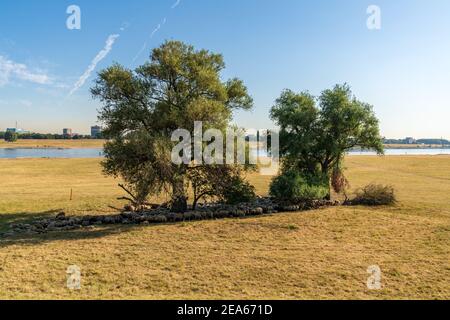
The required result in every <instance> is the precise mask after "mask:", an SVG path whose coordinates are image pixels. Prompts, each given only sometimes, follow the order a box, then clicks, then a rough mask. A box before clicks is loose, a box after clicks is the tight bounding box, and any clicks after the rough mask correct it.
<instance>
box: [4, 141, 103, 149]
mask: <svg viewBox="0 0 450 320" xmlns="http://www.w3.org/2000/svg"><path fill="white" fill-rule="evenodd" d="M104 143H105V141H104V140H101V139H92V140H91V139H81V140H52V139H49V140H45V139H42V140H33V139H30V140H17V141H16V142H6V141H5V140H0V149H1V148H71V149H72V148H102V147H103V144H104Z"/></svg>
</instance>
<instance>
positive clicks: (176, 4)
mask: <svg viewBox="0 0 450 320" xmlns="http://www.w3.org/2000/svg"><path fill="white" fill-rule="evenodd" d="M180 3H181V0H177V2H175V3H174V4H173V5H172V9H175V8H176V7H178V6H179V5H180Z"/></svg>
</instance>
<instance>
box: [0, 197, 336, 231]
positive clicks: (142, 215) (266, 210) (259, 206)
mask: <svg viewBox="0 0 450 320" xmlns="http://www.w3.org/2000/svg"><path fill="white" fill-rule="evenodd" d="M339 204H340V203H339V202H337V201H326V200H315V201H308V202H304V203H301V204H295V205H292V204H278V203H276V202H274V201H273V200H272V199H270V198H259V199H257V200H255V201H254V202H252V203H244V204H240V205H235V206H232V205H224V204H218V203H216V204H214V203H213V204H205V205H201V206H199V207H198V208H197V209H196V210H191V211H188V212H185V213H173V212H170V210H169V209H167V208H164V207H161V208H156V209H150V210H147V211H142V212H130V211H126V212H123V213H121V214H115V215H102V216H98V215H97V216H82V217H71V216H66V215H65V213H60V214H58V215H57V216H56V217H54V218H48V219H41V220H37V221H34V222H32V223H28V224H25V223H22V224H12V225H11V231H10V232H7V233H5V234H3V236H6V237H8V236H13V235H14V234H18V233H21V234H40V233H47V232H51V231H69V230H75V229H80V228H84V227H92V226H99V225H113V224H124V225H127V224H144V225H146V224H157V223H173V222H182V221H196V220H208V219H224V218H243V217H249V216H259V215H263V214H273V213H278V212H292V211H302V210H311V209H317V208H320V207H326V206H336V205H339Z"/></svg>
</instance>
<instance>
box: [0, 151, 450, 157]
mask: <svg viewBox="0 0 450 320" xmlns="http://www.w3.org/2000/svg"><path fill="white" fill-rule="evenodd" d="M264 154H265V153H264V152H260V155H261V156H264ZM443 154H446V155H450V149H386V155H388V156H392V155H396V156H400V155H443ZM349 155H353V156H360V155H363V156H366V155H376V154H375V152H370V151H351V152H349ZM99 157H103V149H102V148H88V149H56V148H55V149H51V148H49V149H31V148H30V149H1V148H0V159H22V158H68V159H70V158H86V159H87V158H99Z"/></svg>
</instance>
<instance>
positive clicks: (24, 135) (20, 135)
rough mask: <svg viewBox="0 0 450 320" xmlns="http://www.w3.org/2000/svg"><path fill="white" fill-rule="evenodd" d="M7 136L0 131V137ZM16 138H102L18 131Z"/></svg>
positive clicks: (97, 137)
mask: <svg viewBox="0 0 450 320" xmlns="http://www.w3.org/2000/svg"><path fill="white" fill-rule="evenodd" d="M7 136H8V132H0V139H1V140H5V138H6V137H7ZM16 137H17V139H23V140H31V139H33V140H70V139H73V140H80V139H102V136H101V135H98V136H96V137H92V136H90V135H83V134H75V135H64V134H57V133H18V134H16Z"/></svg>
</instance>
